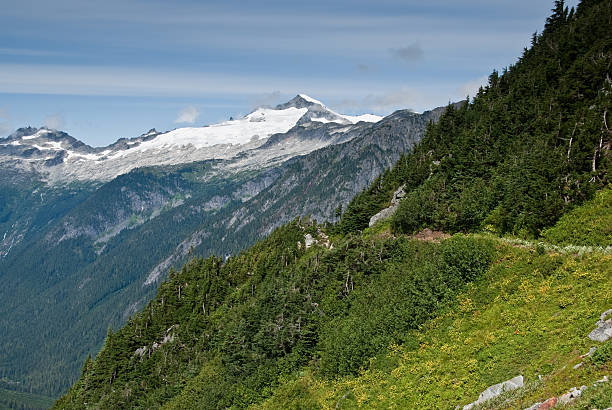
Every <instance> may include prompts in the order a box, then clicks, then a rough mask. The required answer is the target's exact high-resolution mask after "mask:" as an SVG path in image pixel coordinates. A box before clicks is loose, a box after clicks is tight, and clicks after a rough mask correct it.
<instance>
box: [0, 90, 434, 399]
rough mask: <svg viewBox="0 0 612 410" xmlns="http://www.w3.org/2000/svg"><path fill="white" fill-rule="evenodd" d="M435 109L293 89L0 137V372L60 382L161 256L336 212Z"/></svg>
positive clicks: (47, 389)
mask: <svg viewBox="0 0 612 410" xmlns="http://www.w3.org/2000/svg"><path fill="white" fill-rule="evenodd" d="M443 111H444V108H438V109H435V110H433V111H428V112H425V113H423V114H417V113H413V112H410V111H407V110H405V111H398V112H395V113H393V114H392V115H390V116H388V117H385V118H380V117H376V116H373V115H363V116H357V117H354V116H346V115H341V114H338V113H336V112H334V111H333V110H331V109H329V108H327V107H326V106H325V105H324V104H323V103H321V102H319V101H317V100H315V99H313V98H310V97H308V96H305V95H298V96H296V97H295V98H293V99H292V100H290V101H288V102H287V103H285V104H281V105H278V106H277V107H275V108H259V109H257V110H255V111H254V112H252V113H251V114H249V115H247V116H246V117H244V118H240V119H233V120H229V121H225V122H222V123H220V124H215V125H210V126H206V127H197V128H180V129H176V130H173V131H169V132H165V133H160V132H157V131H155V130H151V131H149V132H147V133H145V134H143V135H141V136H140V137H137V138H132V139H120V140H119V141H117V142H115V143H114V144H111V145H109V146H107V147H101V148H93V147H90V146H88V145H86V144H84V143H82V142H80V141H78V140H77V139H75V138H73V137H71V136H69V135H68V134H66V133H64V132H61V131H56V130H50V129H47V128H41V129H36V128H23V129H20V130H18V131H17V132H15V133H14V134H12V135H11V136H9V137H8V138H5V139H0V173H2V175H3V178H2V179H1V180H0V279H1V280H2V283H3V286H2V289H0V300H2V301H3V302H2V304H0V328H2V329H4V331H3V334H2V336H0V378H1V379H2V380H5V381H6V383H8V385H9V386H10V388H11V389H16V390H23V391H31V392H37V393H41V394H46V395H51V396H54V395H57V394H59V393H61V392H63V391H65V389H67V388H68V386H70V385H71V384H72V382H74V380H76V378H77V376H78V371H79V368H80V365H81V363H82V361H83V360H84V358H85V357H86V356H87V354H89V353H95V352H96V351H97V349H98V348H99V347H100V345H101V343H102V341H103V339H104V336H105V334H106V330H107V328H108V327H109V326H114V327H117V326H120V325H122V324H123V323H124V322H125V321H126V320H127V318H128V317H129V316H130V315H131V314H133V313H134V312H136V311H137V310H139V309H141V308H142V307H143V306H144V305H145V304H146V303H147V301H148V300H150V299H151V298H152V297H153V296H154V294H155V292H156V285H157V284H158V283H159V282H160V280H162V279H164V278H165V277H166V275H167V274H168V271H169V269H171V268H172V267H178V266H181V265H182V264H183V263H184V261H185V260H186V259H187V258H188V257H189V255H190V254H196V255H204V256H206V255H209V254H211V253H215V254H217V255H228V254H235V253H236V252H238V251H240V250H242V249H244V248H245V247H246V246H248V245H250V244H252V243H254V242H255V241H256V240H257V239H259V238H261V237H262V236H264V235H266V234H267V233H269V232H271V230H272V229H274V228H275V227H277V226H279V225H280V224H282V223H284V222H287V221H289V220H291V219H293V218H295V217H298V216H304V215H310V216H311V217H312V218H315V219H317V220H319V221H323V220H334V218H335V216H334V215H335V212H334V211H335V210H336V209H337V208H338V206H345V205H346V204H347V203H348V201H349V200H350V199H351V198H352V197H353V196H354V195H355V194H356V193H357V192H360V191H361V190H362V189H364V188H365V187H366V186H367V185H368V184H369V183H370V182H371V181H373V180H374V179H375V178H376V177H377V176H378V175H379V174H380V173H381V172H382V171H383V170H384V169H386V168H388V167H389V166H391V165H392V164H393V163H394V162H395V161H397V159H398V158H399V156H400V155H401V154H402V153H403V152H405V151H407V150H409V149H410V148H411V147H412V146H413V145H414V144H415V143H416V142H418V141H419V140H420V139H421V138H422V136H423V134H424V130H425V127H426V125H427V124H428V123H429V122H430V121H436V120H437V119H438V118H439V117H440V115H441V113H442V112H443ZM15 341H19V343H15ZM0 387H1V386H0Z"/></svg>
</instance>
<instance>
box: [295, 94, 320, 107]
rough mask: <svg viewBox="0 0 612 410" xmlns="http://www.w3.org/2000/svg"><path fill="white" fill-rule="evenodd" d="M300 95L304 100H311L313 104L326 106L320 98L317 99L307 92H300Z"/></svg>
mask: <svg viewBox="0 0 612 410" xmlns="http://www.w3.org/2000/svg"><path fill="white" fill-rule="evenodd" d="M298 96H299V97H301V98H303V99H304V100H306V101H308V102H311V103H313V104H319V105H322V106H323V107H325V104H323V103H322V102H321V101H319V100H315V99H314V98H312V97H310V96H308V95H306V94H298Z"/></svg>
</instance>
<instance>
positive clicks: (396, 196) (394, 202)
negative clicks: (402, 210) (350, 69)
mask: <svg viewBox="0 0 612 410" xmlns="http://www.w3.org/2000/svg"><path fill="white" fill-rule="evenodd" d="M405 187H406V185H402V186H401V187H399V188H398V189H397V190H396V191H395V192H394V193H393V198H392V199H391V206H389V207H388V208H385V209H383V210H382V211H380V212H379V213H377V214H376V215H374V216H373V217H371V218H370V223H369V224H368V226H374V225H375V224H376V223H377V222H378V221H382V220H384V219H387V218H390V217H391V215H393V214H394V213H395V211H396V210H397V207H398V206H399V203H400V200H401V199H402V198H403V197H405V196H406V191H404V188H405Z"/></svg>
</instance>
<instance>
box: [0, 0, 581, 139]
mask: <svg viewBox="0 0 612 410" xmlns="http://www.w3.org/2000/svg"><path fill="white" fill-rule="evenodd" d="M552 3H553V1H552V0H550V1H548V0H511V1H506V0H496V1H487V0H466V1H457V0H428V1H423V0H421V1H412V0H403V1H399V0H376V1H362V0H338V1H336V0H327V1H319V0H309V1H306V2H293V1H286V0H285V1H265V0H260V1H257V2H255V1H246V0H243V1H232V0H226V1H196V0H182V1H172V2H171V1H167V0H166V1H158V0H146V1H145V0H141V1H131V0H105V1H91V0H54V1H40V0H15V1H12V0H11V1H9V0H0V8H1V9H2V12H1V13H0V136H6V135H8V134H9V133H11V132H12V131H13V130H14V129H16V128H18V127H21V126H26V125H32V126H42V125H47V126H49V127H52V128H58V129H62V130H65V131H67V132H69V133H70V134H71V135H73V136H74V137H76V138H79V139H81V140H83V141H84V142H86V143H88V144H91V145H94V146H100V145H106V144H109V143H111V142H113V141H115V140H116V139H117V138H119V137H133V136H137V135H140V134H142V133H144V132H146V131H147V130H149V129H150V128H154V127H155V128H157V129H158V130H169V129H172V128H176V127H181V126H191V125H203V124H209V123H213V122H217V121H220V120H224V119H227V118H228V117H229V116H237V115H241V114H247V113H248V112H250V111H251V110H252V109H253V108H254V107H256V106H258V105H263V104H266V105H272V104H277V103H279V102H284V101H286V100H288V99H289V98H291V97H293V96H294V95H296V94H298V93H306V94H308V95H311V96H312V97H314V98H317V99H319V100H322V101H323V102H325V103H326V104H327V105H328V106H329V107H331V108H334V109H336V110H337V111H340V112H344V113H346V114H360V113H365V112H371V113H375V114H381V115H385V114H389V113H391V112H393V111H394V110H396V109H401V108H409V109H413V110H416V111H423V110H426V109H430V108H433V107H436V106H440V105H444V104H446V103H448V101H454V100H458V99H461V98H464V97H465V96H466V95H467V94H473V93H474V91H475V90H477V89H478V86H479V85H480V84H481V83H483V82H484V81H485V80H486V78H487V76H488V74H489V73H490V72H491V71H492V70H493V69H501V68H503V67H506V66H508V65H510V64H512V63H513V62H514V61H515V60H516V58H517V57H518V56H519V55H520V54H521V52H522V49H523V48H524V47H526V46H528V45H529V42H530V40H531V35H532V33H533V32H534V31H536V30H537V31H541V30H542V28H543V25H544V21H545V20H546V17H547V16H548V15H549V14H550V9H551V8H552V5H553V4H552ZM566 3H567V4H569V5H570V6H573V5H575V4H576V3H577V0H575V1H570V2H566Z"/></svg>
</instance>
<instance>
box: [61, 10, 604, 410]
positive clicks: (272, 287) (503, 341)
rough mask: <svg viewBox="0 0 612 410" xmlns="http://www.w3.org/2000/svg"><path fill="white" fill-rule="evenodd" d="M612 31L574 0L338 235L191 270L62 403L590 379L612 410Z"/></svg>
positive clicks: (286, 241)
mask: <svg viewBox="0 0 612 410" xmlns="http://www.w3.org/2000/svg"><path fill="white" fill-rule="evenodd" d="M611 21H612V2H610V0H589V1H583V2H582V3H580V5H579V6H578V9H577V10H568V9H567V8H565V7H564V5H563V2H562V1H557V2H555V7H554V10H553V14H552V15H551V17H550V18H549V19H548V20H547V23H546V29H545V31H544V32H543V33H542V34H537V35H534V38H533V45H532V47H531V48H530V49H528V50H525V52H524V53H523V56H522V57H521V58H520V59H519V61H518V62H517V63H516V64H515V65H514V66H512V67H510V68H508V69H507V70H504V72H503V73H501V74H499V73H493V74H492V75H491V76H490V79H489V85H488V86H487V87H485V88H483V89H482V90H481V91H480V92H479V93H478V95H476V96H475V97H474V99H473V100H471V101H470V102H469V103H468V104H465V105H463V106H458V107H453V106H449V108H448V110H447V111H446V113H445V114H443V115H442V117H441V118H440V121H439V122H438V123H437V124H430V126H429V127H428V129H427V132H426V136H425V138H424V139H423V140H422V141H421V142H420V143H419V144H418V145H417V146H416V147H415V148H414V150H413V151H411V152H410V153H409V154H407V155H405V156H403V157H402V158H401V159H400V160H399V162H398V163H397V164H396V165H395V166H394V167H393V168H392V169H389V170H388V171H387V172H385V173H384V174H383V175H381V176H380V177H379V178H378V179H377V180H376V181H375V182H374V183H373V184H372V185H371V186H370V187H369V188H368V189H366V190H364V191H363V192H362V193H361V194H359V195H357V197H355V199H354V200H353V201H352V202H351V203H350V204H349V205H348V207H347V208H346V210H345V212H344V214H343V215H342V218H341V220H340V221H339V222H338V223H337V224H335V225H326V226H321V225H317V224H316V223H315V222H313V221H310V219H309V218H303V219H296V220H294V221H293V222H291V223H289V224H287V225H285V226H282V227H280V228H278V229H277V230H275V231H274V232H272V233H271V234H270V235H269V237H268V238H266V239H265V240H263V241H260V242H258V243H257V244H256V245H255V246H253V247H252V248H250V249H248V250H247V251H244V252H242V253H240V254H237V255H234V256H233V257H231V258H229V259H228V260H226V261H224V260H223V259H221V258H217V257H214V256H211V257H209V258H206V259H203V258H195V259H193V260H192V261H190V262H189V263H187V264H186V265H185V266H184V267H183V268H182V269H181V270H180V271H178V272H175V271H172V272H171V273H170V274H169V275H168V279H167V281H166V282H164V283H163V284H161V285H160V287H159V289H158V293H157V296H156V297H155V299H154V300H152V301H151V302H149V304H148V305H147V306H146V307H145V308H144V309H143V310H141V311H140V312H139V313H137V314H135V315H134V316H133V317H131V318H130V319H129V320H128V323H127V324H126V326H124V327H122V328H121V329H119V330H117V331H113V330H111V329H109V331H108V335H107V338H106V341H105V344H104V346H103V348H102V350H101V351H100V353H99V354H98V355H97V356H96V357H95V359H93V360H91V359H88V360H87V361H86V363H85V364H84V365H83V370H82V375H81V377H80V379H79V381H78V382H77V383H76V384H75V385H74V386H73V387H72V389H71V390H70V391H69V392H68V393H67V394H66V395H65V396H64V397H62V398H61V399H60V400H59V401H58V402H57V403H56V404H55V407H56V408H126V407H127V408H169V409H183V408H246V407H252V408H272V409H277V408H278V409H280V408H282V409H285V408H296V409H297V408H299V409H310V408H355V407H366V408H422V409H431V408H448V409H451V408H455V406H457V405H466V404H468V403H470V402H472V401H474V400H476V399H477V398H478V396H479V393H480V392H482V391H483V390H484V389H486V388H487V387H488V386H491V385H494V384H496V383H500V382H503V381H505V380H508V379H511V378H513V377H515V376H518V375H522V376H524V380H525V386H524V387H523V388H521V389H518V390H515V391H513V392H511V393H508V394H506V395H504V396H501V397H499V398H497V399H495V400H494V401H491V402H488V403H486V404H485V405H484V407H485V408H486V407H487V406H488V407H490V408H520V409H523V408H526V407H529V406H531V405H532V404H534V403H536V402H541V401H544V400H547V399H548V398H552V397H558V396H560V395H562V394H564V393H566V392H568V391H569V390H570V388H572V387H580V386H582V385H586V386H588V388H587V389H585V390H584V392H583V396H582V397H581V398H580V399H579V400H576V401H574V402H573V405H574V406H578V408H593V407H603V408H605V407H609V406H612V395H611V394H610V392H611V387H610V383H605V382H602V383H599V384H597V383H596V382H597V381H598V380H600V379H602V378H603V376H604V375H610V373H611V372H610V371H611V370H612V353H611V352H612V347H611V346H612V345H611V343H612V341H610V340H608V341H607V342H603V343H600V342H593V341H591V340H590V339H589V338H588V335H589V333H590V332H591V330H593V329H594V328H595V326H596V323H597V320H598V319H599V317H600V315H601V313H602V312H604V311H606V310H608V309H612V305H611V301H612V251H611V250H610V248H609V247H608V246H609V245H610V243H611V242H612V237H611V232H610V230H609V223H608V222H609V221H610V218H609V216H610V215H611V214H612V206H611V205H612V204H611V203H610V198H611V192H612V190H611V188H610V187H609V185H608V184H609V182H608V172H607V170H608V167H609V163H610V144H611V139H610V136H611V135H612V133H611V132H610V131H609V130H608V122H609V120H608V117H607V112H608V109H609V108H610V102H611V99H612V82H611V81H610V80H609V78H610V75H609V72H610V68H611V67H612V36H611V35H610V34H611V31H612V24H611V23H610V22H611ZM399 186H404V190H405V192H406V196H405V198H404V199H403V200H402V201H401V202H400V205H399V208H398V210H397V212H396V213H395V215H394V216H393V217H392V218H391V219H390V220H387V221H385V222H382V223H379V224H378V225H375V226H374V227H372V228H367V227H368V222H369V219H370V217H371V216H372V215H374V214H375V213H377V212H378V211H380V210H381V209H382V208H384V207H386V206H387V205H388V203H389V200H390V198H391V194H392V193H393V192H394V191H395V190H396V189H397V188H398V187H399ZM423 228H430V229H433V230H435V231H436V232H431V231H428V232H429V233H426V232H424V231H423V232H420V233H419V234H417V235H414V233H415V232H419V231H422V229H423ZM442 232H444V233H442ZM450 234H453V235H452V236H451V235H450ZM311 239H312V240H311ZM313 240H314V242H313ZM591 347H596V350H595V352H594V353H593V354H592V355H590V356H588V357H581V356H582V355H584V354H585V353H586V352H588V351H589V349H590V348H591ZM594 383H595V384H597V386H594Z"/></svg>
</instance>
